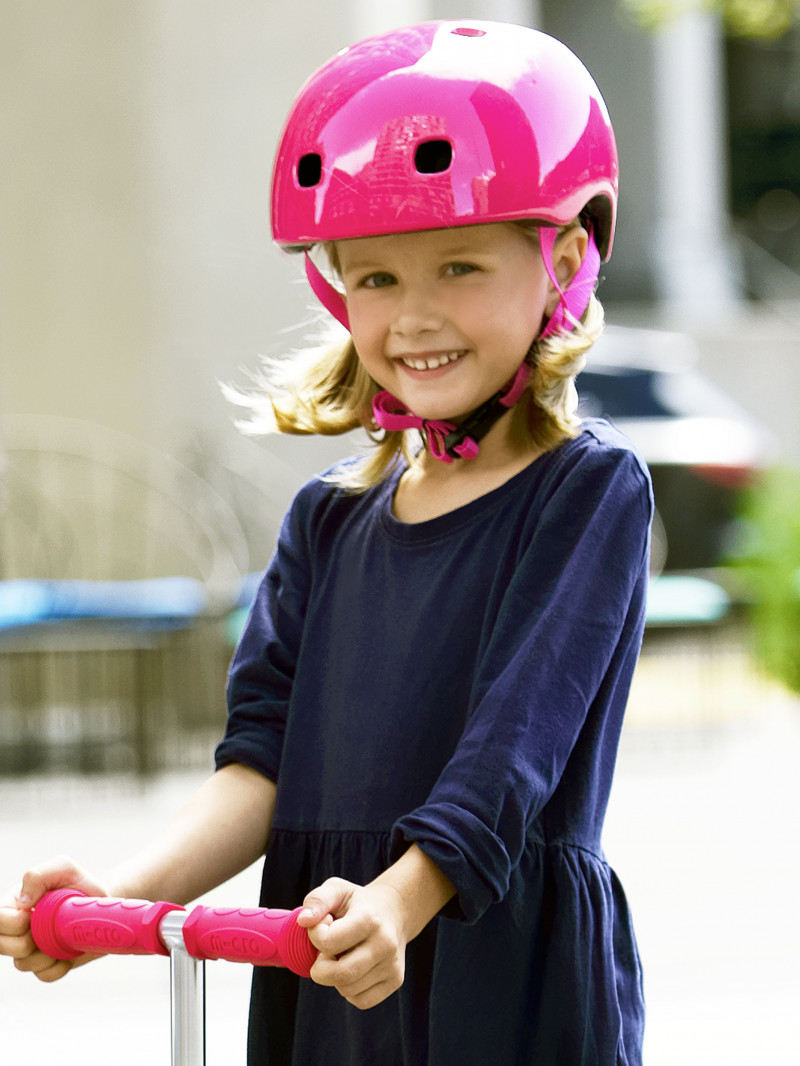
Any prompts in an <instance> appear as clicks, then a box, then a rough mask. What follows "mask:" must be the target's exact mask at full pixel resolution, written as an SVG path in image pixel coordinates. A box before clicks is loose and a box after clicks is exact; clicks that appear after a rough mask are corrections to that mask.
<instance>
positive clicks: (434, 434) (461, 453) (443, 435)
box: [372, 363, 531, 463]
mask: <svg viewBox="0 0 800 1066" xmlns="http://www.w3.org/2000/svg"><path fill="white" fill-rule="evenodd" d="M530 376H531V369H530V367H529V366H528V364H527V363H523V364H522V366H520V368H519V369H518V370H517V372H516V374H515V375H514V377H513V378H512V379H511V381H510V382H509V383H508V385H506V386H505V388H504V389H501V390H500V392H498V393H495V394H494V396H491V397H489V399H488V400H487V401H486V402H485V403H483V404H481V406H480V407H479V408H478V409H477V410H476V411H473V412H472V414H470V415H468V416H467V418H465V419H464V421H463V422H462V423H461V424H460V425H456V424H455V423H454V422H444V421H442V420H440V419H435V418H429V419H425V418H420V417H419V415H415V414H413V413H412V412H411V411H408V410H407V409H406V408H405V407H403V405H402V403H401V402H400V400H398V399H397V397H396V396H393V395H392V394H391V393H390V392H387V391H386V390H385V389H384V390H383V392H379V393H378V394H377V395H376V396H375V398H374V399H373V401H372V411H373V414H374V416H375V421H376V422H377V423H378V425H379V426H380V427H381V429H388V430H401V431H402V430H406V429H417V430H419V431H420V433H421V434H422V435H423V438H424V440H425V443H426V445H427V447H428V451H429V452H430V453H431V455H432V456H433V457H434V459H438V460H439V461H440V462H442V463H452V461H453V460H454V459H474V458H475V457H476V456H477V455H478V453H479V452H480V448H479V447H478V440H480V438H481V437H482V436H483V435H484V434H485V433H486V432H487V430H488V429H490V428H491V427H492V426H493V425H494V423H495V422H496V421H497V419H498V418H499V417H500V415H502V414H504V413H505V411H504V410H503V409H504V408H505V409H508V408H510V407H513V406H514V404H515V403H516V402H517V400H518V399H519V398H520V396H521V395H522V393H523V392H524V391H525V386H526V385H527V383H528V378H529V377H530Z"/></svg>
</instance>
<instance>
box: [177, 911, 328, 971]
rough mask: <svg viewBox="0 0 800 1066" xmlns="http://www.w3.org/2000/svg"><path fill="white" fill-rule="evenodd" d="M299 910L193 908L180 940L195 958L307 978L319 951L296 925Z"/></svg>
mask: <svg viewBox="0 0 800 1066" xmlns="http://www.w3.org/2000/svg"><path fill="white" fill-rule="evenodd" d="M301 910H302V907H296V908H295V910H293V911H284V910H271V909H267V908H266V907H257V908H252V909H249V910H243V909H233V908H228V907H215V908H214V907H195V908H194V910H193V911H192V912H191V914H190V915H189V917H188V918H187V919H186V921H185V922H184V924H183V941H184V943H185V945H186V950H187V951H188V952H189V954H190V955H193V956H194V957H195V958H196V959H227V960H228V961H229V962H250V963H253V965H254V966H285V967H286V968H287V969H289V970H291V971H292V972H293V973H296V974H298V975H299V976H300V977H308V976H309V973H310V970H311V967H312V966H313V965H314V963H315V962H316V959H317V955H318V954H319V952H318V951H317V949H316V948H315V947H314V945H313V944H312V943H311V941H310V940H309V939H308V932H307V931H306V930H305V929H303V927H302V926H300V925H298V924H297V915H298V914H299V913H300V911H301Z"/></svg>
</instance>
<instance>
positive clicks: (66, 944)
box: [31, 888, 183, 959]
mask: <svg viewBox="0 0 800 1066" xmlns="http://www.w3.org/2000/svg"><path fill="white" fill-rule="evenodd" d="M182 910H183V907H179V906H178V905H177V904H175V903H164V902H159V903H149V902H147V901H146V900H143V899H117V898H115V897H113V896H86V895H84V894H83V893H82V892H77V891H75V890H74V889H70V888H64V889H58V890H56V891H55V892H48V893H47V895H46V896H43V897H42V898H41V899H40V900H39V902H38V903H37V904H36V906H35V907H34V908H33V911H32V912H31V935H32V936H33V939H34V941H35V942H36V946H37V947H38V948H39V950H40V951H43V952H44V953H45V955H49V956H50V958H51V959H77V958H78V957H79V956H80V955H85V954H87V953H88V954H92V955H167V954H169V952H168V951H167V949H166V948H165V947H164V945H163V943H162V942H161V939H160V938H159V935H158V927H159V922H160V921H161V919H162V918H163V917H164V915H165V914H167V913H169V912H170V911H182Z"/></svg>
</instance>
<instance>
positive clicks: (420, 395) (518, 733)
mask: <svg viewBox="0 0 800 1066" xmlns="http://www.w3.org/2000/svg"><path fill="white" fill-rule="evenodd" d="M616 199H617V158H616V150H615V146H614V137H613V133H612V129H611V125H610V122H609V119H608V115H607V112H606V108H605V105H604V103H603V100H602V98H601V97H600V94H599V92H598V90H597V88H596V86H595V84H594V82H593V81H592V79H591V77H590V76H589V74H588V73H587V71H586V70H585V68H584V67H583V66H582V64H581V63H580V62H579V61H578V60H577V59H576V58H575V57H574V56H573V55H572V53H571V52H569V51H568V50H567V49H566V48H565V47H564V46H563V45H561V44H559V43H558V42H556V41H555V40H553V39H552V38H550V37H547V36H545V35H544V34H541V33H538V32H535V31H533V30H530V29H525V28H521V27H513V26H508V25H500V24H493V23H488V22H486V23H482V22H463V23H459V22H441V23H427V24H423V25H420V26H415V27H411V28H409V29H404V30H398V31H395V32H392V33H389V34H386V35H384V36H382V37H378V38H373V39H370V40H368V41H365V42H362V43H360V44H358V45H356V46H354V47H353V48H351V49H349V50H345V51H344V52H342V53H340V54H339V55H338V56H336V57H335V58H334V59H332V60H331V61H330V62H329V63H328V64H326V65H325V66H324V67H323V68H322V69H321V70H320V71H318V72H317V73H316V74H315V75H314V76H313V77H312V78H311V79H310V80H309V81H308V82H307V83H306V85H305V86H304V87H303V88H302V89H301V91H300V93H299V95H298V97H297V99H296V101H295V104H294V106H293V108H292V111H291V113H290V115H289V118H288V120H287V123H286V127H285V129H284V132H283V134H282V137H281V141H280V145H279V148H278V153H277V159H276V163H275V173H274V179H273V192H272V225H273V233H274V236H275V238H276V240H277V241H278V242H279V243H280V244H281V245H282V246H283V247H286V248H291V249H297V250H302V251H303V252H304V253H305V255H306V267H307V272H308V275H309V278H310V280H311V283H312V286H313V287H314V290H315V291H316V292H317V293H318V295H320V296H321V298H322V300H323V302H324V303H325V304H326V306H327V307H328V308H329V309H330V310H331V311H332V312H333V314H334V315H335V316H336V317H337V318H339V320H340V321H341V322H342V323H343V324H344V325H345V326H346V327H347V329H348V331H349V332H348V335H347V338H346V341H345V342H344V343H343V344H341V345H339V347H338V348H337V349H335V350H322V351H316V352H314V353H311V355H310V356H307V357H305V358H304V359H299V358H298V359H297V360H295V361H294V362H293V363H291V364H290V365H289V368H288V370H285V371H283V372H282V373H281V375H280V377H277V376H276V374H275V373H269V374H268V376H267V379H266V382H265V385H266V398H263V397H262V398H261V399H259V398H258V397H255V398H252V397H240V400H241V401H242V402H245V403H247V404H248V405H249V406H250V407H251V408H252V415H253V418H252V422H251V428H253V429H259V428H267V429H274V428H277V429H279V430H281V431H286V432H295V433H340V432H344V431H347V430H350V429H352V428H354V427H356V426H363V427H366V428H367V429H368V430H369V431H371V432H372V433H373V434H374V435H375V438H376V441H377V446H376V448H375V450H374V451H373V452H372V453H371V454H370V455H369V456H368V457H367V458H366V459H358V460H355V461H351V462H347V463H345V464H342V465H341V466H339V467H337V468H335V469H334V470H332V471H329V472H328V473H327V474H326V475H324V476H323V477H321V478H319V479H316V480H314V481H313V482H311V483H310V484H308V485H307V486H306V487H305V488H304V489H302V490H301V491H300V493H299V494H298V496H297V498H296V500H295V501H294V504H293V506H292V507H291V509H290V511H289V514H288V516H287V517H286V520H285V522H284V525H283V529H282V532H281V535H280V539H279V543H278V546H277V550H276V552H275V555H274V558H273V561H272V563H271V565H270V567H269V569H268V571H267V573H266V575H265V577H264V580H263V582H262V584H261V587H260V590H259V592H258V596H257V599H256V602H255V604H254V606H253V609H252V613H251V615H250V619H249V622H248V624H247V627H246V629H245V632H244V634H243V636H242V639H241V642H240V645H239V647H238V649H237V651H236V654H235V657H234V661H233V664H232V667H231V672H230V680H229V692H228V696H229V718H228V727H227V732H226V734H225V737H224V739H223V741H222V743H221V744H220V746H219V748H218V751H217V767H218V769H217V772H216V773H215V774H214V775H213V776H212V778H211V779H210V780H209V781H208V782H207V783H206V784H205V785H204V786H203V788H201V790H200V791H199V793H198V794H197V795H196V796H195V797H194V798H193V799H192V800H190V802H189V804H188V805H187V806H186V807H185V808H184V810H183V811H182V812H181V813H180V814H179V816H178V817H177V819H176V820H175V822H174V823H173V824H172V825H171V826H170V827H169V828H168V830H167V831H166V832H165V833H164V834H162V835H161V836H160V837H159V838H158V839H157V840H156V841H155V842H154V843H153V845H152V847H151V848H150V849H149V850H148V851H147V853H146V854H144V855H138V856H136V857H135V858H133V859H132V860H131V861H130V862H129V863H127V864H125V865H124V866H122V867H119V868H117V869H116V870H114V871H112V872H111V873H110V874H109V875H108V876H107V877H106V879H105V880H104V881H103V883H102V884H99V883H98V882H96V881H95V880H94V879H92V878H91V877H89V876H88V875H86V874H85V873H83V872H82V871H80V870H78V869H77V868H75V867H74V866H72V865H71V864H69V863H65V862H64V861H63V860H61V861H55V862H52V863H49V864H45V865H44V866H42V867H39V868H38V869H36V870H33V871H29V872H28V873H27V874H26V875H25V878H24V880H23V883H22V889H21V891H20V893H19V895H18V897H17V901H16V903H15V904H14V905H13V906H11V905H9V906H8V907H7V909H6V910H4V911H2V912H0V950H3V951H5V952H7V953H9V954H13V955H15V956H16V957H17V965H18V966H19V968H20V969H25V970H31V971H33V972H35V973H37V974H38V976H39V977H41V978H42V979H44V980H52V979H55V978H57V977H60V976H61V975H62V974H63V973H64V972H66V970H67V968H68V966H69V965H70V964H68V963H60V962H54V961H53V960H51V959H46V958H45V957H43V956H42V955H41V953H39V952H37V951H35V949H34V947H33V945H32V942H31V941H30V937H29V935H28V932H27V930H28V916H27V912H28V910H29V908H30V907H31V905H32V904H33V903H35V901H36V900H37V899H38V898H39V897H40V896H41V894H42V893H43V892H44V891H45V890H47V889H51V888H55V887H62V886H65V885H76V886H77V887H79V888H82V889H83V890H84V891H89V892H92V893H97V892H103V891H108V892H110V893H112V894H114V895H129V896H138V897H144V898H152V899H155V898H163V899H169V900H172V901H175V902H188V901H189V900H191V899H192V898H194V897H195V896H197V895H199V894H200V893H202V892H204V891H206V890H207V889H208V888H210V887H212V886H213V885H216V884H219V883H220V882H221V881H223V880H224V879H226V878H227V877H229V876H231V875H232V874H233V873H234V872H236V871H238V870H240V869H243V868H244V867H245V866H246V865H248V864H249V863H250V862H252V861H253V860H254V859H256V858H257V857H258V856H259V855H261V854H263V853H264V852H265V851H266V861H265V865H264V875H263V890H262V899H261V902H262V904H263V905H265V906H267V905H268V906H273V907H293V906H295V905H296V904H297V903H298V901H304V907H305V910H304V912H303V913H302V915H301V917H300V919H299V921H300V923H301V924H302V925H304V926H306V928H307V929H308V930H309V935H310V937H311V939H312V941H313V942H314V944H315V945H316V946H317V947H318V948H319V949H320V952H321V954H320V956H319V959H318V961H317V963H316V964H315V966H314V970H313V973H312V978H313V980H310V981H309V980H302V979H299V978H296V977H294V976H293V975H292V974H290V973H288V972H286V971H278V970H272V969H263V968H256V969H255V973H254V981H253V992H252V1000H251V1024H250V1040H249V1062H250V1063H251V1064H253V1066H255V1064H258V1066H262V1064H265V1063H272V1064H275V1063H277V1064H281V1066H285V1064H295V1066H308V1064H312V1063H325V1064H326V1066H337V1064H341V1066H344V1064H349V1066H353V1064H359V1066H364V1064H372V1063H375V1064H380V1066H395V1064H398V1066H399V1064H407V1066H421V1064H429V1066H488V1064H490V1063H491V1064H492V1066H512V1064H521V1063H526V1064H531V1066H533V1064H535V1066H565V1064H569V1066H579V1064H585V1066H589V1064H592V1066H598V1064H603V1066H620V1064H629V1066H631V1064H638V1063H640V1062H641V1041H642V1027H643V1003H642V987H641V974H640V968H639V961H638V955H637V950H636V945H635V940H634V935H633V931H632V927H631V921H630V917H629V914H628V908H627V904H626V901H625V897H624V895H623V892H622V889H621V887H620V885H619V883H618V881H617V879H616V877H615V876H614V874H613V872H612V870H611V869H610V868H609V866H608V865H607V863H606V861H605V858H604V856H603V852H602V850H601V844H600V836H601V828H602V823H603V817H604V813H605V809H606V803H607V800H608V794H609V789H610V785H611V777H612V772H613V767H614V761H615V756H616V750H617V743H618V739H619V734H620V728H621V722H622V716H623V711H624V706H625V701H626V698H627V693H628V688H629V685H630V681H631V675H632V673H633V669H634V664H635V662H636V658H637V654H638V650H639V645H640V640H641V635H642V628H643V618H644V601H645V591H646V585H647V571H648V528H649V521H650V516H651V511H652V504H651V494H650V488H649V482H648V477H647V473H646V470H645V469H644V467H643V465H642V463H641V461H640V460H639V459H638V458H637V456H636V455H635V454H634V452H633V451H632V449H631V447H630V446H629V444H628V443H627V442H626V441H625V440H624V439H623V438H622V437H620V436H619V435H618V434H617V433H616V432H615V431H614V430H612V429H611V428H610V427H609V426H608V425H606V424H604V423H603V422H600V421H592V422H585V423H580V422H579V421H578V420H577V419H576V416H575V409H576V393H575V387H574V378H575V375H576V374H577V373H578V371H579V370H580V368H581V366H582V360H583V355H584V353H585V351H586V350H587V349H588V348H589V347H590V345H591V343H592V342H593V340H594V339H595V338H596V336H597V335H598V333H599V331H600V329H601V326H602V312H601V311H600V308H599V305H598V303H597V302H596V300H595V297H594V286H595V282H596V279H597V274H598V269H599V264H600V262H601V259H603V258H607V256H608V255H609V253H610V250H611V244H612V238H613V232H614V219H615V210H616ZM315 250H316V251H317V252H320V253H322V255H323V257H325V258H327V262H328V265H329V267H330V270H329V271H328V270H326V269H325V268H323V269H325V273H327V275H328V276H327V277H326V276H325V275H324V273H323V272H322V271H321V270H320V269H319V267H318V266H317V265H316V262H315V260H314V259H312V258H311V255H310V254H309V253H314V252H315ZM330 279H333V280H334V281H336V284H334V283H333V281H332V280H330ZM340 286H341V287H340ZM10 903H11V900H9V904H10Z"/></svg>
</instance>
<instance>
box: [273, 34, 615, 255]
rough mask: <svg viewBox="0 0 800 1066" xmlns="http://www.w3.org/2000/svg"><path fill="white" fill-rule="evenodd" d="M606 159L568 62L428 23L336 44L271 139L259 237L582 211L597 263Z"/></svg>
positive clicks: (540, 45)
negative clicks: (268, 219) (268, 208)
mask: <svg viewBox="0 0 800 1066" xmlns="http://www.w3.org/2000/svg"><path fill="white" fill-rule="evenodd" d="M617 171H618V167H617V151H616V145H615V141H614V133H613V130H612V127H611V122H610V119H609V116H608V111H607V109H606V106H605V103H604V101H603V98H602V96H601V95H600V91H599V90H598V88H597V86H596V84H595V82H594V80H593V79H592V77H591V75H590V74H589V72H588V71H587V70H586V68H585V67H584V65H583V64H582V63H581V61H580V60H579V59H578V58H577V57H576V56H575V55H574V54H573V53H572V52H571V51H570V50H569V49H568V48H567V47H566V46H565V45H563V44H561V43H560V42H559V41H557V40H555V39H554V38H553V37H549V36H548V35H547V34H544V33H540V32H539V31H537V30H533V29H529V28H526V27H521V26H512V25H509V24H506V23H495V22H477V21H472V20H467V21H461V22H453V21H448V22H427V23H422V24H421V25H417V26H411V27H408V28H406V29H399V30H393V31H391V32H389V33H385V34H382V35H380V36H377V37H372V38H369V39H367V40H365V41H361V42H360V43H358V44H355V45H353V46H352V47H350V48H346V49H344V50H343V51H342V52H340V53H339V54H338V55H336V56H334V58H333V59H331V60H329V61H328V62H327V63H326V64H325V65H324V66H322V67H321V68H320V69H319V70H318V71H317V72H316V73H315V74H314V75H312V76H311V78H309V80H308V81H307V82H306V83H305V84H304V85H303V87H302V88H301V89H300V92H299V93H298V95H297V98H296V99H295V101H294V104H293V106H292V108H291V111H290V113H289V116H288V118H287V120H286V124H285V126H284V129H283V133H282V135H281V138H280V141H279V145H278V150H277V154H276V159H275V166H274V172H273V181H272V231H273V236H274V238H275V240H276V241H277V242H278V243H279V244H280V245H282V246H283V247H286V248H294V249H299V248H307V247H309V246H310V245H312V244H314V243H316V242H317V241H326V240H342V239H346V238H348V237H368V236H378V235H382V234H388V233H403V232H409V231H413V230H425V229H439V228H443V227H447V226H461V225H466V224H471V223H481V222H500V221H506V220H512V219H521V218H533V219H539V220H541V221H542V222H549V223H551V224H555V225H562V224H565V223H567V222H570V221H571V220H572V219H574V218H576V217H577V216H578V215H579V214H581V213H582V212H583V213H584V214H585V215H586V216H587V217H588V218H589V220H590V221H591V224H592V228H593V232H594V237H595V241H596V243H597V246H598V249H599V251H600V254H601V256H602V258H604V259H605V258H608V255H609V253H610V251H611V245H612V242H613V234H614V221H615V215H616V203H617Z"/></svg>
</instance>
